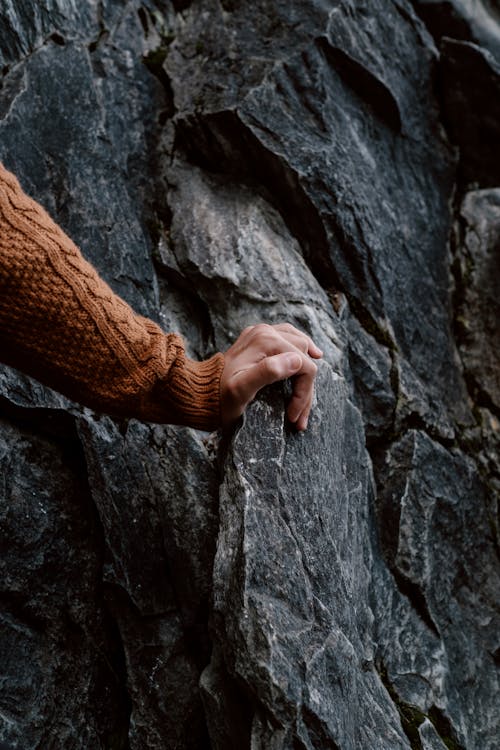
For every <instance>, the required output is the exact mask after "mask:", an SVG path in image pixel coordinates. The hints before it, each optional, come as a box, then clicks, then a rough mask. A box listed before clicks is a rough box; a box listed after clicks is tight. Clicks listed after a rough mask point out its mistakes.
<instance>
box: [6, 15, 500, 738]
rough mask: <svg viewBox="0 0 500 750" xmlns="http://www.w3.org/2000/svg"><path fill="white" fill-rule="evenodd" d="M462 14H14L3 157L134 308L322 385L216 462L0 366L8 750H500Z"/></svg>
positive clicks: (262, 406) (492, 241) (475, 48)
mask: <svg viewBox="0 0 500 750" xmlns="http://www.w3.org/2000/svg"><path fill="white" fill-rule="evenodd" d="M445 5H446V4H444V3H442V2H435V3H431V2H430V0H418V1H417V0H415V2H414V3H413V4H410V2H408V1H407V0H376V1H371V2H365V1H363V2H356V3H355V2H352V0H339V1H338V2H335V3H325V2H318V1H317V0H300V2H295V3H288V2H282V0H273V2H269V1H268V0H266V2H264V0H257V1H256V2H254V3H246V2H242V1H241V0H192V1H191V2H189V1H188V0H176V2H174V3H170V2H167V0H144V1H143V2H141V0H130V1H129V2H127V3H122V2H117V1H116V0H103V2H96V1H95V0H88V2H86V3H79V4H77V3H75V2H73V0H53V1H51V2H50V3H49V2H48V0H43V1H42V2H36V3H35V2H32V0H23V2H22V3H20V2H18V3H13V2H12V1H11V0H6V1H5V2H4V3H3V4H2V7H1V8H0V158H1V159H2V160H3V161H4V162H5V164H6V166H8V167H10V168H11V169H13V170H14V171H15V172H16V173H17V175H18V176H19V178H20V180H21V182H22V184H23V186H24V187H25V188H26V189H27V190H28V192H30V193H31V194H32V195H33V196H34V197H35V198H37V199H38V200H40V201H41V202H42V203H43V204H44V205H45V207H46V208H47V209H48V210H49V211H50V213H51V214H52V215H53V217H54V218H55V219H56V220H57V221H58V222H59V223H60V224H61V225H62V226H63V228H64V229H65V230H66V231H67V232H68V233H69V234H70V235H71V236H72V237H73V238H74V239H75V240H76V241H77V243H78V244H79V245H80V246H81V248H82V251H83V252H84V254H85V255H86V256H87V257H88V258H89V259H90V260H91V261H92V262H93V263H94V264H95V265H96V266H97V268H98V269H99V271H100V272H101V273H102V274H103V275H104V277H105V278H106V279H107V280H108V281H109V283H110V284H111V285H112V287H113V288H114V289H115V290H116V291H118V292H119V293H120V294H121V295H122V296H124V297H125V299H126V300H127V301H128V302H129V303H130V304H132V305H133V306H134V307H135V309H136V310H137V311H138V312H140V313H143V314H146V315H149V316H150V317H153V318H154V319H155V320H157V321H159V322H160V323H161V324H162V325H163V326H164V327H165V328H167V329H169V330H172V329H173V330H176V329H177V330H180V332H181V333H183V334H184V335H185V337H186V343H187V350H188V352H189V353H190V354H191V355H192V356H195V357H200V358H203V357H206V356H209V355H210V354H212V353H213V352H214V351H216V350H218V349H223V348H224V347H226V346H228V345H229V344H230V343H231V342H232V341H233V339H234V338H235V336H236V335H237V334H238V332H239V330H240V329H241V328H243V327H244V326H246V325H249V324H253V323H256V322H259V321H261V320H264V321H267V322H269V323H273V322H282V321H284V320H289V321H290V322H292V323H295V324H296V325H297V326H299V327H300V328H302V329H304V330H306V331H307V332H308V333H310V334H311V335H312V337H313V338H314V340H315V341H316V342H317V343H318V344H319V345H320V346H321V347H322V348H323V350H324V352H325V360H326V361H325V362H324V363H322V365H321V366H320V371H319V376H318V387H317V396H316V402H315V405H314V409H313V413H312V416H311V420H310V426H309V429H308V431H307V432H306V433H305V434H304V435H297V434H295V433H294V432H293V431H292V430H291V429H290V428H289V427H288V425H287V424H286V422H285V421H284V409H283V406H284V398H285V399H286V394H287V393H288V392H289V386H288V385H285V386H284V387H283V388H282V387H281V386H280V387H276V388H274V389H271V390H270V391H269V392H267V393H264V394H263V395H262V397H261V398H259V399H258V400H257V401H256V402H255V403H254V404H253V405H252V407H251V408H250V409H249V411H248V412H247V415H246V417H245V419H244V420H243V422H242V424H241V425H239V426H238V429H237V431H236V433H235V435H234V437H233V439H232V440H231V439H230V437H231V436H226V435H225V436H224V439H223V440H222V441H219V438H218V437H217V436H207V435H204V434H196V433H194V432H193V431H191V430H186V429H182V428H175V427H167V426H158V425H157V426H151V425H144V424H140V423H139V422H136V421H133V420H132V421H127V420H121V421H113V420H111V419H109V418H107V417H104V416H102V415H95V414H93V413H92V412H90V411H89V410H88V409H85V408H83V407H81V406H80V405H78V404H72V403H70V402H69V401H68V400H67V399H65V398H63V397H62V396H60V395H58V394H54V393H51V392H50V391H49V390H48V389H46V388H43V387H42V386H41V385H39V384H37V383H35V382H33V381H30V380H29V379H27V378H26V377H24V376H23V375H21V374H20V373H17V372H15V371H14V370H9V369H8V368H5V367H2V369H1V370H0V417H1V418H0V463H1V469H2V471H1V477H2V482H1V483H0V531H1V539H2V542H1V543H2V556H1V560H0V568H1V573H2V575H1V578H0V581H1V583H0V659H1V662H2V665H3V667H4V668H3V670H2V675H1V676H0V743H1V742H7V743H10V745H11V746H12V747H13V750H21V748H22V750H26V748H28V747H33V748H35V747H36V748H43V749H44V750H45V748H47V749H48V750H72V749H73V748H74V750H87V749H88V748H94V747H96V748H97V747H101V748H106V749H107V750H108V749H109V750H111V748H112V749H113V750H127V748H130V750H145V748H147V749H148V750H164V748H166V747H167V748H177V750H204V749H205V748H206V750H208V749H209V748H213V749H214V750H234V748H238V750H240V748H241V750H247V749H249V748H250V747H252V748H254V750H257V749H259V748H260V749H261V750H268V749H270V748H274V749H275V750H285V749H286V750H289V749H290V750H291V748H292V747H293V748H294V750H296V749H297V748H300V749H301V750H313V749H314V750H326V749H327V748H332V750H364V749H365V748H366V750H374V749H375V750H379V748H383V750H393V749H394V750H395V749H396V748H398V749H401V750H402V749H403V748H405V749H406V750H408V749H409V748H412V749H414V748H417V749H420V748H422V750H443V748H444V747H447V748H453V750H496V748H497V746H498V736H499V733H500V728H499V725H498V716H497V714H498V711H497V706H498V696H499V694H500V693H499V688H498V663H499V654H500V645H499V643H498V632H500V623H499V616H498V607H497V603H498V561H497V557H496V550H497V549H498V538H499V537H498V529H499V518H498V497H499V495H500V474H499V470H498V451H499V445H500V443H499V435H500V429H499V416H498V405H499V402H498V372H499V368H498V353H497V349H498V346H497V345H496V338H497V337H498V333H497V328H498V325H497V321H498V312H497V310H498V273H497V270H498V269H497V266H496V264H495V260H496V251H497V249H498V205H497V204H498V195H497V190H495V188H498V185H499V184H500V182H499V179H498V177H499V176H498V159H497V158H496V150H495V148H494V147H496V142H497V140H498V138H497V134H498V128H499V122H500V113H499V112H498V104H497V100H498V96H497V93H498V92H497V88H498V70H497V68H498V63H497V61H496V60H495V58H494V56H493V55H495V54H496V47H495V44H496V42H495V40H496V39H498V38H500V31H499V28H500V27H499V26H498V24H497V15H496V12H495V9H494V7H493V5H492V4H491V3H488V2H486V0H482V2H481V3H479V0H478V2H476V3H469V2H466V0H454V2H453V3H452V4H450V5H449V9H452V10H453V14H451V15H448V16H446V13H447V7H448V6H446V7H445ZM424 6H425V7H424ZM431 6H432V7H431ZM473 7H475V8H476V10H477V9H479V10H484V11H485V13H486V11H487V16H485V15H484V14H483V15H482V17H481V16H479V15H477V14H476V15H475V16H473V14H472V10H473ZM417 12H418V13H419V14H420V17H419V16H418V15H417ZM485 18H487V23H486V22H483V21H484V19H485ZM422 19H424V20H425V22H426V24H428V29H429V30H428V29H427V28H426V26H425V25H424V23H423V21H422ZM482 19H483V20H482ZM429 31H430V32H431V33H432V35H434V40H435V42H436V43H435V42H434V40H433V38H432V36H431V33H429ZM437 47H439V50H440V51H438V49H437ZM483 48H484V49H483ZM487 50H489V52H488V51H487ZM490 53H492V54H490ZM438 82H439V85H437V83H438ZM446 133H448V134H449V135H450V138H451V140H452V141H453V143H451V144H450V142H448V140H447V136H446ZM454 144H458V146H459V148H458V149H456V148H455V145H454ZM473 183H474V184H475V185H476V186H477V185H479V186H488V187H490V188H491V189H489V190H486V191H478V190H476V189H475V188H474V189H473V190H472V191H471V192H469V193H468V194H467V195H465V196H464V195H463V194H462V193H463V190H464V187H465V188H467V186H468V185H470V184H473ZM467 189H469V188H467ZM451 227H453V228H454V232H453V242H452V243H451V251H450V248H449V247H448V244H449V243H448V240H449V234H450V228H451Z"/></svg>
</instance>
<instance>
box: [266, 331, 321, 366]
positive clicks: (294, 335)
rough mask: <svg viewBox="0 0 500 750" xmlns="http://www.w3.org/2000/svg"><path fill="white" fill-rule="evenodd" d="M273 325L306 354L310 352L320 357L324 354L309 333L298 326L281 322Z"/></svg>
mask: <svg viewBox="0 0 500 750" xmlns="http://www.w3.org/2000/svg"><path fill="white" fill-rule="evenodd" d="M273 327H274V329H275V330H277V331H280V333H282V335H283V336H284V337H285V338H286V339H288V340H290V341H291V342H292V343H294V344H295V346H297V347H298V348H299V349H301V351H303V352H304V353H305V354H309V356H310V357H314V359H320V358H321V357H322V356H323V352H322V350H321V349H320V348H319V346H316V344H315V343H314V341H313V340H312V339H311V338H310V337H309V336H308V335H307V334H305V333H303V332H302V331H299V330H298V328H295V327H294V326H292V325H291V324H290V323H279V324H278V325H276V326H273Z"/></svg>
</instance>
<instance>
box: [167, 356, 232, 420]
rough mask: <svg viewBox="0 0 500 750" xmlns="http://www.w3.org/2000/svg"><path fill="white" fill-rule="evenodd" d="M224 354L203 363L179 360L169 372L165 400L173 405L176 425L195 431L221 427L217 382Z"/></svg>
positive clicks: (186, 359) (187, 358) (221, 369)
mask: <svg viewBox="0 0 500 750" xmlns="http://www.w3.org/2000/svg"><path fill="white" fill-rule="evenodd" d="M223 369H224V355H223V354H220V353H219V354H214V356H213V357H210V359H207V360H205V361H203V362H196V361H194V360H192V359H189V357H186V356H184V357H182V359H181V360H180V361H179V362H178V363H177V362H176V363H174V364H173V366H172V368H171V369H170V373H169V374H170V377H169V398H170V400H171V402H173V403H174V404H175V407H174V408H175V411H176V412H177V416H178V420H176V421H178V423H179V424H183V425H187V426H188V427H195V428H196V429H198V430H215V429H217V428H218V427H220V425H221V411H220V409H221V405H220V379H221V375H222V371H223Z"/></svg>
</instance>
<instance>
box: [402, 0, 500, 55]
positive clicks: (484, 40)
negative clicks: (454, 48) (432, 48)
mask: <svg viewBox="0 0 500 750" xmlns="http://www.w3.org/2000/svg"><path fill="white" fill-rule="evenodd" d="M413 5H414V6H415V8H416V10H417V12H418V14H419V15H420V17H421V18H422V20H423V21H424V22H425V24H426V26H427V28H428V29H429V31H430V32H431V34H432V36H433V37H434V40H435V41H436V43H437V44H438V46H439V42H440V40H441V39H442V38H443V37H444V36H446V37H451V38H453V39H459V40H461V41H464V42H474V43H475V44H478V45H479V46H481V47H484V48H485V49H487V50H489V51H490V52H491V53H492V54H493V55H495V57H497V58H498V59H500V25H499V23H498V22H499V14H498V6H497V4H496V2H495V0H413Z"/></svg>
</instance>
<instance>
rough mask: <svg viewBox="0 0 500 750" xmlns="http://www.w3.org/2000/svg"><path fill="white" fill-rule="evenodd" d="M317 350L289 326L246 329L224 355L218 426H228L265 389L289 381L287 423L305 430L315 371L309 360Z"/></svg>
mask: <svg viewBox="0 0 500 750" xmlns="http://www.w3.org/2000/svg"><path fill="white" fill-rule="evenodd" d="M322 356H323V352H322V351H321V349H318V347H317V346H316V344H315V343H314V342H313V341H312V339H310V338H309V336H306V334H305V333H302V332H301V331H298V330H297V329H296V328H294V327H293V326H292V325H290V323H283V324H280V325H273V326H271V325H265V324H260V325H256V326H249V327H248V328H245V330H244V331H243V332H242V333H241V334H240V336H239V338H238V339H237V340H236V341H235V343H234V344H233V345H232V346H231V347H230V348H229V349H228V350H227V352H226V353H225V354H224V358H225V365H224V370H223V372H222V378H221V413H222V424H223V425H224V426H228V425H231V424H232V423H233V422H234V421H235V420H236V419H238V417H239V416H240V415H241V414H243V412H244V411H245V408H246V407H247V406H248V404H249V403H250V401H252V400H253V399H254V398H255V396H256V394H257V392H258V391H259V390H260V389H261V388H263V387H264V386H265V385H269V384H270V383H275V382H276V381H278V380H284V379H285V378H290V377H291V378H292V379H293V380H292V382H293V392H292V397H291V399H290V403H289V404H288V408H287V416H288V419H289V420H290V422H292V423H293V424H295V426H296V427H297V429H298V430H305V429H306V427H307V421H308V419H309V412H310V411H311V404H312V399H313V394H314V379H315V377H316V372H317V369H318V368H317V367H316V365H315V364H314V362H313V361H312V360H311V357H314V358H315V359H319V358H320V357H322Z"/></svg>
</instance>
